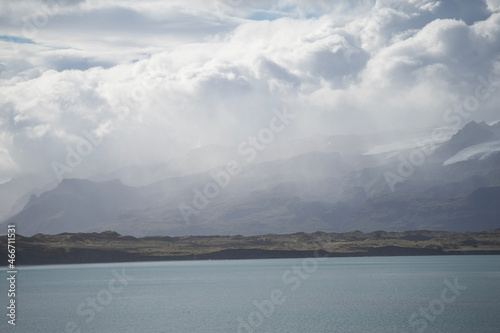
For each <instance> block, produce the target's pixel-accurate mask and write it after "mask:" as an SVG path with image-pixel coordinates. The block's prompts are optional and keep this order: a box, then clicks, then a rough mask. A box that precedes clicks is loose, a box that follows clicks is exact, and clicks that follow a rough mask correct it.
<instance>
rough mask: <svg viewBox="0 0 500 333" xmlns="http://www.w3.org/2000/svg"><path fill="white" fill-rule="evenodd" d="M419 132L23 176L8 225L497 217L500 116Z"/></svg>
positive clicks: (77, 227) (214, 226)
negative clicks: (45, 183) (58, 176)
mask: <svg viewBox="0 0 500 333" xmlns="http://www.w3.org/2000/svg"><path fill="white" fill-rule="evenodd" d="M416 137H417V136H413V137H412V136H411V135H409V134H400V135H399V134H394V135H385V136H383V135H371V136H365V137H362V138H361V137H355V136H352V137H328V136H317V137H314V138H306V139H303V140H298V141H295V142H291V143H289V144H288V145H285V144H282V145H276V146H273V147H269V148H268V149H266V150H265V151H264V152H262V154H260V155H259V156H258V158H257V159H255V161H253V162H251V163H250V162H248V161H246V160H245V158H244V156H242V155H241V154H239V153H238V149H237V148H235V147H219V146H208V147H204V148H200V149H198V150H195V151H193V152H191V153H190V154H188V155H186V156H184V157H183V158H182V159H178V160H176V161H171V162H169V163H166V164H162V165H156V166H148V167H137V166H135V167H126V168H123V169H121V170H117V171H116V172H114V173H112V174H107V175H105V174H101V175H96V176H95V177H94V178H92V179H63V180H62V181H61V182H60V183H59V184H57V185H51V186H49V187H48V188H47V190H44V191H43V190H39V191H37V192H33V191H32V192H29V191H26V189H25V188H23V189H24V190H25V191H24V192H25V193H16V195H17V196H14V197H17V198H18V199H19V200H18V202H17V208H15V209H14V210H13V214H11V215H10V216H9V217H8V218H6V219H4V221H3V224H4V226H3V227H2V230H6V227H5V226H6V225H7V224H15V225H16V226H17V230H18V233H20V234H22V235H24V236H31V235H35V234H37V233H44V234H57V233H62V232H102V231H106V230H113V231H116V232H118V233H120V234H123V235H133V236H136V237H142V236H151V235H169V236H182V235H221V234H224V235H238V234H241V235H258V234H267V233H281V234H282V233H294V232H315V231H318V230H321V231H325V232H347V231H353V230H361V231H363V232H373V231H376V230H385V231H406V230H420V229H427V230H446V231H484V230H490V229H495V228H499V227H500V207H499V206H498V204H497V203H498V202H500V149H499V148H498V147H499V146H500V123H496V124H491V125H488V124H486V123H476V122H470V123H468V124H466V125H465V126H464V127H463V128H462V129H460V130H459V131H458V132H456V133H455V134H454V135H452V136H451V138H449V140H446V141H444V142H436V141H433V140H432V139H429V136H428V137H427V139H425V140H422V139H420V138H419V139H418V140H416V139H415V138H416ZM412 140H413V142H417V143H415V144H413V145H412V144H410V145H408V144H407V143H408V142H410V143H411V142H412ZM398 142H399V143H400V144H399V147H398ZM4 185H5V184H4ZM4 187H5V186H4ZM18 192H22V191H21V190H18ZM1 193H4V192H2V189H1V188H0V194H1ZM12 206H14V207H16V205H14V204H12V203H11V207H12Z"/></svg>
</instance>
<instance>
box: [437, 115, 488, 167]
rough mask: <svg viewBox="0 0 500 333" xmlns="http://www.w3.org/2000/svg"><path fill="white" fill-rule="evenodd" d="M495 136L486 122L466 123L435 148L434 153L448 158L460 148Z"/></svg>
mask: <svg viewBox="0 0 500 333" xmlns="http://www.w3.org/2000/svg"><path fill="white" fill-rule="evenodd" d="M494 136H495V134H494V132H493V131H492V130H491V128H490V126H488V125H487V124H486V123H481V124H478V123H476V122H474V121H471V122H469V123H467V124H466V125H465V126H464V127H463V128H462V129H461V130H459V131H458V132H457V133H456V134H455V135H453V136H452V138H451V139H450V140H449V141H448V142H446V143H444V144H443V145H441V146H440V147H439V148H438V149H437V150H436V155H437V156H439V157H442V158H445V159H447V158H450V157H451V156H453V155H455V154H456V153H458V152H459V151H461V150H462V149H465V148H467V147H470V146H473V145H477V144H479V143H482V142H485V141H488V140H490V139H492V138H493V137H494Z"/></svg>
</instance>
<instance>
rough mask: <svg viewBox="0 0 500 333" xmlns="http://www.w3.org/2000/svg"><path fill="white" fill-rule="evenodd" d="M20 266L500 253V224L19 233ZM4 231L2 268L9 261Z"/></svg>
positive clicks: (0, 243)
mask: <svg viewBox="0 0 500 333" xmlns="http://www.w3.org/2000/svg"><path fill="white" fill-rule="evenodd" d="M15 246H16V265H17V266H22V265H54V264H86V263H120V262H149V261H187V260H224V259H278V258H312V257H315V256H316V257H318V256H319V257H332V258H341V257H389V256H435V255H500V229H495V230H490V231H484V232H475V233H474V232H445V231H429V230H427V231H426V230H422V231H407V232H400V233H397V232H384V231H376V232H372V233H362V232H359V231H354V232H348V233H343V234H338V233H324V232H316V233H313V234H306V233H296V234H289V235H276V234H269V235H261V236H247V237H244V236H239V235H238V236H184V237H168V236H154V237H143V238H135V237H132V236H121V235H119V234H118V233H116V232H111V231H107V232H102V233H73V234H70V233H64V234H58V235H43V234H38V235H35V236H32V237H23V236H21V235H17V237H16V243H15ZM7 260H8V258H7V237H6V236H0V265H2V266H0V267H6V266H3V265H4V264H5V265H8V261H7Z"/></svg>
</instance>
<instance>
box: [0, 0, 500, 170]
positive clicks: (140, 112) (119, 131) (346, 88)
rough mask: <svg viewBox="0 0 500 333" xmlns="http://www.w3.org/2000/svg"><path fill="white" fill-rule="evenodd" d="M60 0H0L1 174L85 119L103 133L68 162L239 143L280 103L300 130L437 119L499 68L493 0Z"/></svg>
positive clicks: (88, 163) (53, 154) (147, 156)
mask: <svg viewBox="0 0 500 333" xmlns="http://www.w3.org/2000/svg"><path fill="white" fill-rule="evenodd" d="M54 1H55V2H51V4H49V5H48V6H49V7H46V8H45V9H44V7H43V6H40V5H38V6H37V5H35V3H33V4H32V5H30V6H24V5H22V4H21V3H19V4H14V3H8V4H7V3H2V6H3V8H2V9H3V10H0V12H2V13H3V14H1V17H0V22H2V23H1V24H0V35H1V36H8V37H9V38H0V44H1V46H2V52H0V89H1V92H0V127H1V131H2V135H3V136H4V140H2V141H1V142H0V149H1V151H2V154H1V156H3V157H5V158H4V159H3V160H4V161H7V162H3V163H1V164H0V175H5V176H4V178H8V177H10V176H12V175H15V174H22V173H36V172H39V173H53V171H52V169H51V163H52V162H53V161H64V159H65V157H66V154H67V151H68V147H70V148H72V147H73V148H72V149H74V147H76V146H77V145H78V143H79V142H80V140H81V139H82V135H83V134H82V131H88V132H90V133H94V134H99V135H102V136H103V142H102V144H101V145H99V147H96V148H95V149H94V151H93V152H92V154H91V155H89V156H88V157H86V158H85V160H84V161H83V162H82V164H81V165H80V166H79V167H78V168H75V170H74V172H73V173H72V176H82V177H88V176H90V175H91V174H92V173H95V172H97V171H99V172H107V171H111V170H113V169H116V168H119V167H121V166H123V165H124V164H148V163H156V162H160V161H164V160H168V159H169V158H172V157H173V156H176V155H179V154H182V153H183V152H186V151H187V150H189V149H191V148H194V147H199V146H202V145H207V144H224V145H236V144H238V143H239V142H240V141H241V140H244V139H246V137H247V136H248V135H251V134H253V133H255V132H256V131H258V130H259V129H260V128H262V126H265V125H266V124H267V123H268V121H269V118H270V117H271V116H272V112H273V110H274V109H282V108H287V109H289V110H291V111H293V112H295V113H296V114H297V115H298V116H299V118H298V120H297V122H296V123H295V124H294V126H292V127H291V128H290V129H287V131H288V134H287V135H290V136H295V137H297V136H307V135H313V134H315V133H325V134H354V133H364V132H374V131H378V130H393V129H405V128H410V127H426V126H431V125H434V124H438V123H440V122H442V121H443V113H444V111H445V110H446V109H447V108H449V107H451V106H452V105H453V103H457V102H461V101H462V100H463V98H465V97H466V96H467V95H470V94H473V93H474V89H475V87H476V85H477V77H478V75H481V76H483V77H488V75H489V74H491V73H496V74H500V73H499V72H498V70H499V54H500V52H499V51H500V50H499V45H500V43H498V39H499V37H500V14H499V13H497V12H495V11H496V10H497V9H496V8H497V7H496V6H497V5H496V3H495V2H494V1H488V2H485V1H470V2H463V1H458V0H457V1H428V0H415V1H409V2H404V3H401V2H400V1H389V0H380V1H377V2H375V1H368V0H366V1H365V0H359V1H347V0H346V1H336V2H335V4H332V2H331V1H319V0H317V1H299V0H280V1H243V2H241V3H239V2H235V1H233V2H231V1H228V2H221V1H201V0H200V1H193V2H189V4H187V3H186V2H181V1H169V2H164V1H153V0H149V1H141V2H137V1H106V2H102V1H79V2H66V3H65V5H63V2H62V1H61V2H59V3H60V5H59V6H57V3H58V2H57V1H56V0H54ZM25 4H26V3H25ZM47 8H49V9H47ZM26 22H28V23H26ZM10 37H12V38H10ZM26 40H30V41H33V43H19V41H26ZM497 96H498V95H494V96H492V97H491V98H490V99H489V100H488V101H485V102H483V103H482V104H481V105H480V108H479V109H478V110H477V112H475V113H474V115H473V116H471V119H472V118H474V119H476V120H487V121H489V120H494V119H493V118H494V116H495V115H496V113H495V112H497V109H495V107H496V105H498V97H497Z"/></svg>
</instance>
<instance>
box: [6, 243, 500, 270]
mask: <svg viewBox="0 0 500 333" xmlns="http://www.w3.org/2000/svg"><path fill="white" fill-rule="evenodd" d="M450 255H500V250H484V251H481V250H478V251H447V252H444V251H440V250H432V249H414V248H398V247H388V248H374V249H370V250H368V251H366V252H350V253H349V252H346V253H339V252H327V251H323V250H319V251H315V250H314V251H313V250H307V251H280V250H262V249H228V250H222V251H217V252H211V253H203V254H192V255H182V256H163V257H158V256H134V255H124V253H123V252H121V251H106V250H90V249H82V250H80V251H79V250H76V251H71V252H69V253H68V255H67V256H64V257H60V256H55V257H51V258H43V259H42V258H40V257H38V258H35V257H31V258H26V257H25V256H23V255H20V256H19V257H20V259H18V261H17V266H18V267H19V266H23V265H30V266H31V265H69V264H98V263H126V262H161V261H165V262H166V261H192V260H246V259H292V258H314V257H326V258H352V257H404V256H450ZM0 267H7V266H0Z"/></svg>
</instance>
